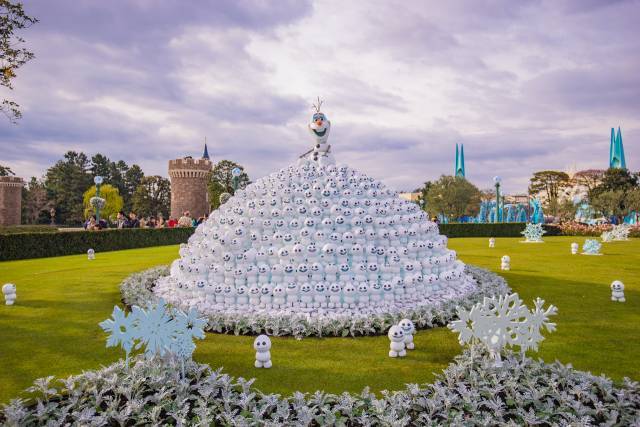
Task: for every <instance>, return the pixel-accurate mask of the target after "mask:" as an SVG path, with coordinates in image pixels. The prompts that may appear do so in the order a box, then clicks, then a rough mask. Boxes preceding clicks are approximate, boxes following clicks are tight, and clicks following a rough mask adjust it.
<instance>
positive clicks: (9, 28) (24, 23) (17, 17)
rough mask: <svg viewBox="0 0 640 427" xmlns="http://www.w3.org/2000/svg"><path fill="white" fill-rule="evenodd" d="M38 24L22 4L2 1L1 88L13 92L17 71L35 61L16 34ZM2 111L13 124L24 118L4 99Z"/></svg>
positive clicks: (0, 24)
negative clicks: (13, 82) (13, 81)
mask: <svg viewBox="0 0 640 427" xmlns="http://www.w3.org/2000/svg"><path fill="white" fill-rule="evenodd" d="M36 22H38V20H37V19H36V18H33V17H30V16H28V15H27V14H26V13H25V12H24V10H23V8H22V3H19V2H15V1H12V0H0V86H4V87H6V88H7V89H9V90H13V84H12V82H11V81H12V80H13V79H14V78H16V70H17V69H18V68H20V67H21V66H23V65H24V64H26V63H27V62H28V61H30V60H31V59H33V57H34V55H33V53H32V52H30V51H28V50H27V49H26V48H24V47H20V45H21V44H23V43H24V42H25V41H24V39H23V38H22V37H19V36H17V35H16V34H15V32H16V31H17V30H21V29H24V28H28V27H30V26H31V25H33V24H35V23H36ZM0 111H2V113H3V114H4V115H5V116H7V118H8V119H9V121H10V122H12V123H15V122H16V120H17V119H19V118H20V117H22V113H21V112H20V106H19V105H18V104H17V103H16V102H14V101H11V100H9V99H2V104H0Z"/></svg>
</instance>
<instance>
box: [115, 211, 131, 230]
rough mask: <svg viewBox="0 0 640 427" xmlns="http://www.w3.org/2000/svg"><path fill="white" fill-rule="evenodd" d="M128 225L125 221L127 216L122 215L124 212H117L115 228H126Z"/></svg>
mask: <svg viewBox="0 0 640 427" xmlns="http://www.w3.org/2000/svg"><path fill="white" fill-rule="evenodd" d="M128 227H129V224H128V221H127V216H126V215H125V214H124V211H120V212H118V215H117V216H116V228H128Z"/></svg>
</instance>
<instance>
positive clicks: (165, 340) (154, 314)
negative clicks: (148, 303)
mask: <svg viewBox="0 0 640 427" xmlns="http://www.w3.org/2000/svg"><path fill="white" fill-rule="evenodd" d="M133 315H134V316H135V317H136V318H137V320H138V333H139V335H138V338H139V340H140V342H139V343H138V346H137V347H138V348H140V347H142V346H144V347H145V354H146V355H147V356H155V355H159V356H164V354H165V353H166V352H167V351H168V350H169V349H170V347H171V341H172V339H173V336H174V335H175V331H176V326H177V325H176V321H175V320H174V319H173V318H172V317H171V316H170V315H169V313H167V308H166V306H165V302H164V300H163V299H160V300H159V301H158V304H157V305H155V306H153V307H150V308H149V309H148V310H143V309H141V308H140V307H133Z"/></svg>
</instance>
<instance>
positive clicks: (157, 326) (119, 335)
mask: <svg viewBox="0 0 640 427" xmlns="http://www.w3.org/2000/svg"><path fill="white" fill-rule="evenodd" d="M206 325H207V321H206V320H205V319H203V318H200V317H198V312H197V311H196V310H195V309H193V308H192V309H191V310H189V312H188V313H184V312H182V311H180V310H170V309H169V308H168V307H167V306H166V304H165V302H164V300H163V299H160V300H159V301H158V303H157V304H156V305H152V306H150V307H149V308H148V309H147V310H144V309H142V308H140V307H138V306H133V307H132V310H131V313H129V315H127V314H126V313H125V312H124V311H122V309H120V307H118V306H115V307H114V308H113V314H112V318H111V319H107V320H105V321H103V322H101V323H100V327H101V328H102V329H103V330H104V331H105V332H107V333H110V335H109V337H108V338H107V347H117V346H120V347H122V349H123V350H124V351H125V352H126V360H127V361H128V360H129V353H130V352H131V350H132V349H136V350H137V349H140V348H143V347H144V353H145V355H146V356H147V357H154V356H165V355H167V354H170V355H172V356H175V357H178V358H179V359H181V360H184V359H190V358H191V356H192V354H193V352H194V350H195V349H196V345H195V344H194V342H193V340H194V338H195V339H204V337H205V335H204V328H205V327H206Z"/></svg>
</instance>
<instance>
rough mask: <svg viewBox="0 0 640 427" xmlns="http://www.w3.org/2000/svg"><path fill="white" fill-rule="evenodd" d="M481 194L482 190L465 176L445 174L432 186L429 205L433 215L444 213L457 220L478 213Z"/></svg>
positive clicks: (428, 194)
mask: <svg viewBox="0 0 640 427" xmlns="http://www.w3.org/2000/svg"><path fill="white" fill-rule="evenodd" d="M480 196H481V193H480V190H478V188H477V187H476V186H475V185H473V184H471V183H470V182H469V181H467V180H466V179H465V178H462V177H454V176H447V175H443V176H441V177H440V179H438V180H437V181H436V182H434V183H432V185H431V186H430V188H429V191H428V193H427V206H428V209H429V212H430V213H431V215H437V214H443V215H446V216H447V217H449V218H450V219H454V220H455V219H458V218H460V217H462V216H464V215H475V214H477V213H478V210H479V209H480V206H479V205H480Z"/></svg>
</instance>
